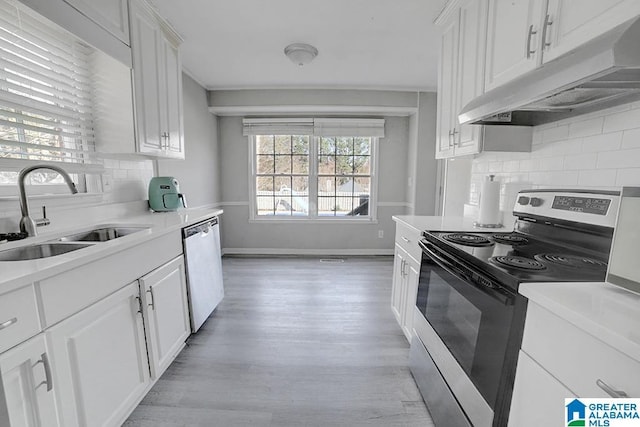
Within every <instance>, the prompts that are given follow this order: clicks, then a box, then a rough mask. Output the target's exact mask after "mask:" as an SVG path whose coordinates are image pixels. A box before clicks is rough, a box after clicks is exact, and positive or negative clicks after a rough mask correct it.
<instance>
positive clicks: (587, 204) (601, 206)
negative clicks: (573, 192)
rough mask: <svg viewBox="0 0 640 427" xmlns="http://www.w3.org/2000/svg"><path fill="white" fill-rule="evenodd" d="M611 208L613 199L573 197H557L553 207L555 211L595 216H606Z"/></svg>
mask: <svg viewBox="0 0 640 427" xmlns="http://www.w3.org/2000/svg"><path fill="white" fill-rule="evenodd" d="M609 206H611V199H603V198H593V197H571V196H555V197H554V198H553V204H552V205H551V207H552V208H553V209H561V210H563V211H574V212H584V213H590V214H595V215H606V214H607V212H608V211H609Z"/></svg>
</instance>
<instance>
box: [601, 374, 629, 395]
mask: <svg viewBox="0 0 640 427" xmlns="http://www.w3.org/2000/svg"><path fill="white" fill-rule="evenodd" d="M596 385H597V386H598V387H600V388H601V389H603V390H604V391H605V393H607V394H608V395H609V396H611V397H613V398H615V399H621V398H623V397H629V395H628V394H627V393H625V392H624V391H622V390H614V389H613V388H612V387H611V386H610V385H609V384H607V383H605V382H604V381H602V380H601V379H598V380H597V381H596Z"/></svg>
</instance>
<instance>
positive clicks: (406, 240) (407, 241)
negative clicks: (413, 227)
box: [402, 236, 411, 243]
mask: <svg viewBox="0 0 640 427" xmlns="http://www.w3.org/2000/svg"><path fill="white" fill-rule="evenodd" d="M402 240H404V241H405V242H406V243H409V242H410V241H411V240H409V239H407V238H406V237H404V236H402Z"/></svg>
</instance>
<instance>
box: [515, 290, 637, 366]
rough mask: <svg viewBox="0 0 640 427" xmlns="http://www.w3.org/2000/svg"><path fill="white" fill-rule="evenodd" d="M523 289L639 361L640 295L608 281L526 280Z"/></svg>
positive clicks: (538, 300) (557, 312)
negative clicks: (563, 281) (531, 281)
mask: <svg viewBox="0 0 640 427" xmlns="http://www.w3.org/2000/svg"><path fill="white" fill-rule="evenodd" d="M520 293H521V294H522V295H524V296H525V297H527V298H529V301H530V302H533V303H536V304H538V305H540V306H542V307H544V308H546V309H547V310H549V311H551V312H553V313H554V314H555V315H557V316H559V317H561V318H562V319H564V320H566V321H568V322H570V323H572V324H573V325H575V326H577V327H578V328H580V329H582V330H584V331H585V332H587V333H589V334H591V335H593V336H594V337H596V338H598V339H599V340H601V341H603V342H605V343H606V344H608V345H610V346H611V347H613V348H615V349H617V350H618V351H620V352H622V353H624V354H626V355H627V356H629V357H631V358H633V359H635V360H638V361H640V295H638V294H635V293H633V292H630V291H627V290H626V289H622V288H619V287H617V286H613V285H611V284H608V283H578V282H574V283H523V284H521V285H520Z"/></svg>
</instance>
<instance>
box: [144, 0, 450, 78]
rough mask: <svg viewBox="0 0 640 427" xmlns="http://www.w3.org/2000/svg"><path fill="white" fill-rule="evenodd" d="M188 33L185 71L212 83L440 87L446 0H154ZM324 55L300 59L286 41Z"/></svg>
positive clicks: (182, 50)
mask: <svg viewBox="0 0 640 427" xmlns="http://www.w3.org/2000/svg"><path fill="white" fill-rule="evenodd" d="M153 2H154V3H155V5H156V6H157V8H158V10H159V12H160V14H161V15H162V16H163V17H165V18H166V19H167V20H168V21H169V22H170V23H171V25H172V26H173V27H174V28H175V29H176V30H177V31H178V33H179V34H180V35H181V36H182V37H183V38H184V43H183V44H182V46H181V52H182V63H183V67H184V69H185V71H186V72H187V73H188V74H189V75H190V76H191V77H193V78H194V79H195V80H196V81H198V82H199V83H200V84H201V85H203V86H204V87H205V88H207V89H211V90H215V89H273V88H322V89H328V88H331V89H380V90H410V91H414V90H426V91H435V89H436V85H437V59H438V45H439V43H438V39H439V30H438V29H437V28H436V27H435V26H434V24H433V20H434V19H435V18H436V16H437V15H438V14H439V12H440V11H441V10H442V8H443V6H444V4H445V2H446V0H268V1H267V0H190V1H186V2H182V1H175V0H153ZM291 43H308V44H311V45H313V46H315V47H316V48H317V49H318V51H319V54H318V56H317V57H316V58H315V60H314V61H313V62H311V63H310V64H307V65H305V66H302V67H300V66H297V65H295V64H293V63H292V62H290V61H289V59H288V58H287V57H286V56H285V55H284V53H283V51H284V48H285V46H287V45H289V44H291Z"/></svg>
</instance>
